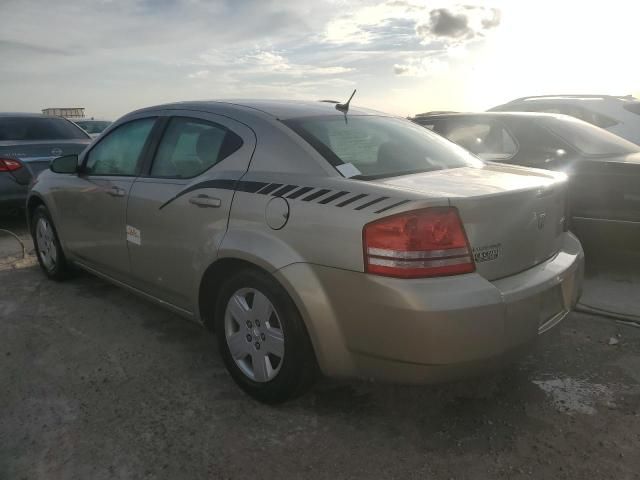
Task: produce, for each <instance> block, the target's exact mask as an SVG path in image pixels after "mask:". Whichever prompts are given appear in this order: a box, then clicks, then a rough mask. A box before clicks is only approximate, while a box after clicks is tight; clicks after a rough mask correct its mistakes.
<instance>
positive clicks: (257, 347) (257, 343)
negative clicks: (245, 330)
mask: <svg viewBox="0 0 640 480" xmlns="http://www.w3.org/2000/svg"><path fill="white" fill-rule="evenodd" d="M255 346H256V350H260V342H256V343H255Z"/></svg>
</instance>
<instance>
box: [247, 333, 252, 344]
mask: <svg viewBox="0 0 640 480" xmlns="http://www.w3.org/2000/svg"><path fill="white" fill-rule="evenodd" d="M251 340H252V339H251V335H249V334H248V333H247V342H250V341H251Z"/></svg>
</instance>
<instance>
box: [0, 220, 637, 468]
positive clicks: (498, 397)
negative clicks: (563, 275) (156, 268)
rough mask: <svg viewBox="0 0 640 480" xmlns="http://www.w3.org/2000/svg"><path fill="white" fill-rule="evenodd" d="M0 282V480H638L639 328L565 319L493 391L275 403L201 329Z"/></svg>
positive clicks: (44, 283) (80, 293) (353, 385)
mask: <svg viewBox="0 0 640 480" xmlns="http://www.w3.org/2000/svg"><path fill="white" fill-rule="evenodd" d="M0 228H2V227H0ZM21 234H22V235H24V234H25V232H24V231H22V232H21ZM5 240H6V238H5ZM2 241H3V239H2V238H0V255H1V254H2V248H10V247H8V243H5V244H4V245H5V247H3V243H2ZM29 247H30V246H29ZM12 248H13V247H12ZM29 249H30V248H29ZM0 287H1V288H0V338H2V339H3V341H2V343H0V479H47V480H49V479H65V480H66V479H111V478H135V479H138V478H148V479H155V478H158V479H160V478H162V479H165V478H166V479H176V478H189V479H200V478H216V479H225V478H229V479H242V478H248V477H250V476H252V477H254V478H264V479H268V478H280V479H281V478H309V479H315V478H319V479H325V478H326V479H342V478H363V479H394V478H398V479H405V478H416V479H418V478H420V479H423V478H434V479H440V478H443V479H484V478H487V479H488V478H509V479H511V478H568V479H580V478H594V479H605V478H611V479H617V480H621V479H635V478H640V473H639V472H640V457H639V456H638V454H637V452H638V451H640V416H639V415H640V329H639V328H635V327H632V326H627V325H622V324H618V323H615V322H613V321H611V320H607V319H604V318H600V317H595V316H590V315H584V314H578V313H575V314H572V315H571V316H570V317H569V318H568V319H567V320H566V321H565V322H564V323H563V324H562V325H561V327H559V328H558V329H556V330H555V331H554V332H553V333H552V334H550V335H549V336H546V337H544V338H543V339H541V341H540V342H538V344H537V345H536V347H535V348H534V351H533V352H532V353H531V355H530V356H528V357H527V358H526V359H524V360H523V361H522V362H521V363H519V364H518V365H516V366H514V367H513V368H511V369H509V370H507V371H505V372H502V373H500V374H496V375H494V376H491V377H488V378H483V379H479V380H476V381H468V382H463V383H458V384H451V385H444V386H437V387H433V386H432V387H402V386H391V385H380V384H372V383H362V382H337V381H332V380H322V381H321V382H319V384H318V385H317V386H316V387H315V388H314V389H313V390H312V391H311V392H310V393H309V394H307V395H305V396H304V397H302V398H300V399H298V400H295V401H293V402H290V403H287V404H285V405H282V406H279V407H276V408H274V407H267V406H264V405H261V404H258V403H256V402H255V401H253V400H251V399H250V398H248V397H247V396H246V395H244V394H243V393H242V392H241V391H240V390H239V389H238V388H237V387H236V386H235V385H234V384H233V382H232V381H231V379H230V377H229V376H228V375H227V373H226V371H225V370H224V367H223V365H222V361H221V359H220V357H219V355H218V353H217V351H216V348H215V341H214V338H213V336H212V335H211V334H209V333H207V332H206V331H204V330H203V329H202V328H200V327H199V326H198V325H195V324H193V323H190V322H188V321H185V320H184V319H182V318H179V317H177V316H175V315H173V314H172V313H169V312H166V311H164V310H162V309H160V308H158V307H156V306H155V305H152V304H150V303H148V302H146V301H144V300H142V299H140V298H138V297H136V296H134V295H132V294H129V293H128V292H125V291H123V290H121V289H118V288H116V287H113V286H111V285H109V284H107V283H105V282H103V281H101V280H99V279H97V278H94V277H91V276H89V275H84V274H80V275H78V276H77V277H76V278H74V279H73V280H71V281H68V282H65V283H55V282H51V281H48V280H46V279H45V278H44V276H43V275H42V274H41V273H40V272H39V270H38V267H37V266H36V265H34V264H33V259H32V258H27V260H23V261H19V262H13V263H12V264H11V265H8V266H7V265H5V266H4V267H3V266H2V265H1V264H0Z"/></svg>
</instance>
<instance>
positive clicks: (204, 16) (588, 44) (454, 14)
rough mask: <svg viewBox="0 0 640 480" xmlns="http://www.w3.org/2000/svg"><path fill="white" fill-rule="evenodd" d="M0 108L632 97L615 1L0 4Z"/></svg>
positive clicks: (636, 68) (106, 109)
mask: <svg viewBox="0 0 640 480" xmlns="http://www.w3.org/2000/svg"><path fill="white" fill-rule="evenodd" d="M0 18H1V19H2V22H1V25H2V28H0V110H4V111H39V110H40V109H41V108H44V107H54V106H56V107H57V106H84V107H86V108H87V113H88V114H89V115H94V116H96V117H104V118H116V117H118V116H120V115H122V114H124V113H126V112H128V111H131V110H133V109H135V108H139V107H142V106H147V105H153V104H157V103H164V102H168V101H176V100H190V99H211V98H238V97H245V98H256V97H261V98H300V99H311V100H317V99H326V98H330V99H345V98H347V97H348V95H349V94H350V92H351V91H352V90H353V89H354V88H357V89H358V94H357V96H356V98H355V99H354V103H356V104H359V105H363V106H369V107H373V108H377V109H381V110H385V111H389V112H392V113H395V114H399V115H408V114H415V113H418V112H423V111H428V110H439V109H456V110H474V109H486V108H489V107H491V106H494V105H496V104H498V103H502V102H505V101H508V100H510V99H512V98H515V97H518V96H523V95H532V94H548V93H589V92H591V93H611V94H618V95H625V94H630V93H632V94H636V95H639V94H640V62H639V61H638V47H637V45H638V40H637V36H638V33H637V32H638V29H637V22H638V18H640V3H639V2H632V1H623V0H619V1H618V0H609V1H607V2H604V1H593V2H585V1H575V2H574V1H569V0H555V1H548V0H518V1H513V0H495V1H491V0H489V1H486V2H481V1H474V0H465V1H463V2H454V1H450V0H445V1H431V0H387V1H366V0H365V1H355V0H353V1H344V0H297V1H285V0H212V1H207V0H93V1H92V0H58V1H55V2H54V1H51V0H0Z"/></svg>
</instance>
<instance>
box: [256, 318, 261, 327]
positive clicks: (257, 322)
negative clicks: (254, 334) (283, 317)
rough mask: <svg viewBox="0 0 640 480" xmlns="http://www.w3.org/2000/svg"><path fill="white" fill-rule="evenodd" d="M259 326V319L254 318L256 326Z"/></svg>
mask: <svg viewBox="0 0 640 480" xmlns="http://www.w3.org/2000/svg"><path fill="white" fill-rule="evenodd" d="M259 326H260V320H258V319H256V327H259Z"/></svg>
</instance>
